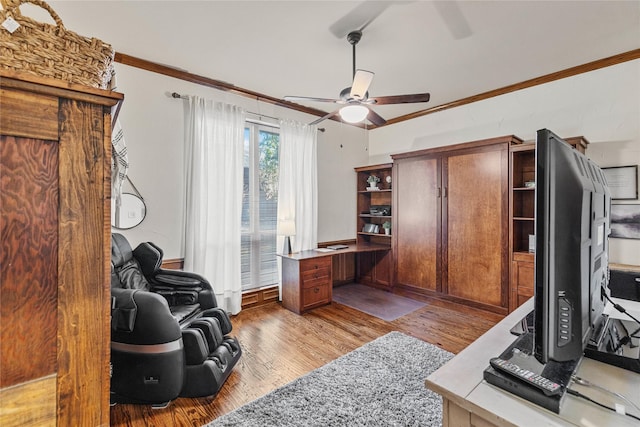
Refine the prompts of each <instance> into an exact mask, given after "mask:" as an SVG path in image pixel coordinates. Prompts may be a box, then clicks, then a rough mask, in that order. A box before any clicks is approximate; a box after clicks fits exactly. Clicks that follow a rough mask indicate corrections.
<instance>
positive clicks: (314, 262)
mask: <svg viewBox="0 0 640 427" xmlns="http://www.w3.org/2000/svg"><path fill="white" fill-rule="evenodd" d="M323 268H326V269H329V268H331V257H330V256H323V257H321V258H312V259H305V260H302V261H300V273H305V272H307V271H314V270H320V269H323Z"/></svg>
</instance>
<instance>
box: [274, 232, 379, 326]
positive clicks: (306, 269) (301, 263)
mask: <svg viewBox="0 0 640 427" xmlns="http://www.w3.org/2000/svg"><path fill="white" fill-rule="evenodd" d="M348 246H349V247H348V248H347V249H340V250H335V251H328V252H327V251H324V249H319V250H318V249H312V250H308V251H302V252H296V253H293V254H288V255H279V256H281V257H282V305H283V306H284V307H285V308H286V309H288V310H291V311H293V312H295V313H298V314H301V313H304V312H305V311H307V310H311V309H312V308H316V307H320V306H323V305H326V304H329V303H331V298H332V289H333V284H332V281H333V276H332V274H333V273H332V270H333V266H332V262H333V257H334V256H335V255H340V254H345V253H362V252H378V251H389V250H391V247H389V246H385V245H377V244H371V243H359V244H354V245H348Z"/></svg>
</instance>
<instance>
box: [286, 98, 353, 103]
mask: <svg viewBox="0 0 640 427" xmlns="http://www.w3.org/2000/svg"><path fill="white" fill-rule="evenodd" d="M283 99H284V100H285V101H292V102H295V101H313V102H333V103H339V102H341V100H340V99H331V98H313V97H310V96H285V97H284V98H283Z"/></svg>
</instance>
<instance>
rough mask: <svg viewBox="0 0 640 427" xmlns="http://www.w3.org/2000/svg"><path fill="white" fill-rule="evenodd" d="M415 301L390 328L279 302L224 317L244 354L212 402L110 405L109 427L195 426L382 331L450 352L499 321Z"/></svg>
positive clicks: (358, 316) (347, 313) (338, 308)
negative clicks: (296, 309) (295, 310)
mask: <svg viewBox="0 0 640 427" xmlns="http://www.w3.org/2000/svg"><path fill="white" fill-rule="evenodd" d="M414 297H415V296H414ZM415 298H416V299H420V300H422V301H425V302H427V303H428V304H427V305H426V306H425V307H423V308H421V309H419V310H416V311H414V312H412V313H410V314H408V315H406V316H404V317H401V318H399V319H396V320H394V321H392V322H386V321H384V320H381V319H378V318H376V317H373V316H370V315H368V314H365V313H362V312H360V311H357V310H354V309H352V308H350V307H347V306H344V305H341V304H338V303H335V302H334V303H332V304H331V305H329V306H325V307H321V308H317V309H315V310H313V311H311V312H309V313H307V314H304V315H302V316H299V315H297V314H295V313H292V312H290V311H288V310H286V309H284V308H283V307H282V306H281V305H280V304H279V303H271V304H268V305H265V306H261V307H256V308H251V309H248V310H244V311H242V312H241V313H240V314H239V315H237V316H234V317H233V318H232V323H233V331H232V333H231V335H234V336H236V337H237V338H238V340H239V341H240V344H241V346H242V349H243V352H244V354H243V356H242V357H241V359H240V361H239V362H238V364H237V365H236V366H235V368H234V370H233V372H232V373H231V375H230V376H229V379H228V380H227V382H226V383H225V384H224V386H223V387H222V389H221V390H220V392H219V393H218V395H217V396H215V397H214V398H200V399H187V398H180V399H177V400H175V401H173V402H172V403H171V404H170V406H169V407H167V408H166V409H155V410H154V409H151V408H150V407H149V406H145V405H122V404H120V405H116V406H114V407H112V408H111V425H112V426H158V427H160V426H168V427H169V426H170V427H173V426H181V427H182V426H185V427H187V426H202V425H204V424H206V423H208V422H210V421H212V420H213V419H215V418H217V417H219V416H220V415H223V414H225V413H227V412H230V411H232V410H233V409H235V408H238V407H240V406H242V405H243V404H245V403H248V402H250V401H252V400H254V399H256V398H258V397H260V396H263V395H264V394H266V393H268V392H270V391H272V390H274V389H276V388H278V387H280V386H282V385H284V384H286V383H288V382H290V381H292V380H294V379H296V378H298V377H299V376H301V375H304V374H306V373H308V372H310V371H312V370H314V369H316V368H319V367H320V366H322V365H324V364H326V363H328V362H330V361H331V360H334V359H336V358H337V357H339V356H342V355H344V354H346V353H348V352H350V351H352V350H354V349H356V348H358V347H360V346H361V345H363V344H365V343H367V342H369V341H372V340H374V339H376V338H378V337H380V336H382V335H384V334H386V333H388V332H391V331H400V332H403V333H405V334H407V335H411V336H414V337H416V338H419V339H422V340H424V341H427V342H430V343H432V344H435V345H437V346H439V347H441V348H443V349H445V350H448V351H451V352H453V353H458V352H460V351H461V350H462V349H463V348H465V347H466V346H467V345H469V344H470V343H471V342H473V341H474V340H475V339H476V338H478V337H479V336H480V335H482V334H483V333H484V332H486V331H487V330H488V329H490V328H491V327H492V326H493V325H494V324H495V323H497V322H498V321H499V320H501V319H502V316H501V315H498V314H494V313H488V312H485V311H482V310H477V309H473V308H470V307H466V306H462V305H458V304H454V303H449V302H442V301H438V300H433V299H430V298H427V297H420V296H418V297H415Z"/></svg>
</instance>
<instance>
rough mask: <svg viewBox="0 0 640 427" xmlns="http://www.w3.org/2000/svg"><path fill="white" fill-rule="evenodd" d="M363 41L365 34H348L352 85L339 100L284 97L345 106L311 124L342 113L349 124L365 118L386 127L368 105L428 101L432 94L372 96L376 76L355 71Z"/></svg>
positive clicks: (360, 32)
mask: <svg viewBox="0 0 640 427" xmlns="http://www.w3.org/2000/svg"><path fill="white" fill-rule="evenodd" d="M361 38H362V31H360V30H356V31H351V32H350V33H349V34H347V41H348V42H349V43H350V44H351V46H352V47H353V83H352V84H351V87H347V88H345V89H342V91H341V92H340V97H339V98H338V99H331V98H313V97H306V96H285V97H284V99H285V100H286V101H314V102H331V103H334V104H344V107H342V108H340V109H338V110H336V111H333V112H331V113H328V114H327V115H325V116H323V117H320V118H319V119H317V120H315V121H313V122H311V123H310V124H312V125H313V124H317V123H320V122H321V121H323V120H326V119H329V118H331V117H333V116H335V115H336V114H340V116H341V117H342V119H343V120H344V121H346V122H349V123H358V122H361V121H363V120H364V119H367V120H369V121H370V122H371V123H373V124H374V125H376V126H381V125H384V124H385V123H386V122H387V121H386V120H385V119H384V118H382V117H381V116H380V115H379V114H378V113H376V112H375V111H373V110H372V109H371V108H369V107H368V106H369V105H384V104H411V103H417V102H428V101H429V98H430V95H429V94H428V93H416V94H412V95H392V96H378V97H372V98H370V97H369V92H368V90H369V86H370V85H371V81H372V80H373V76H374V73H373V72H371V71H366V70H357V69H356V45H357V44H358V42H359V41H360V39H361Z"/></svg>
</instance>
